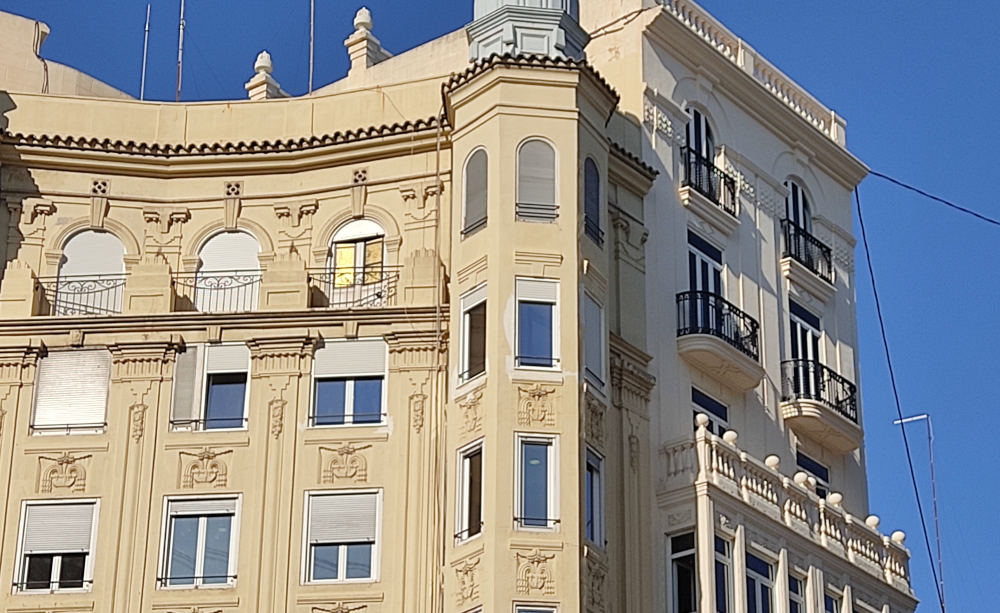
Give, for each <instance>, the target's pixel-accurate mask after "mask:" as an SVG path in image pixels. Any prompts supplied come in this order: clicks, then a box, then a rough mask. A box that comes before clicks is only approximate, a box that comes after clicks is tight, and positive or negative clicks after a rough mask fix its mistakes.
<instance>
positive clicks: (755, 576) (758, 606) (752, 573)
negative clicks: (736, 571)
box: [745, 549, 777, 613]
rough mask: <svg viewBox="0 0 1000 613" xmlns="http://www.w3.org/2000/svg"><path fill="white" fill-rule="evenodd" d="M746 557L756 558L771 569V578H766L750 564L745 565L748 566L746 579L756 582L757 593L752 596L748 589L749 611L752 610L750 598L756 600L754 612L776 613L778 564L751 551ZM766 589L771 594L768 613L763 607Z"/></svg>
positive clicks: (748, 551)
mask: <svg viewBox="0 0 1000 613" xmlns="http://www.w3.org/2000/svg"><path fill="white" fill-rule="evenodd" d="M746 557H747V558H750V557H754V558H756V559H757V560H760V561H761V562H763V563H765V564H767V566H768V568H769V569H770V573H769V575H770V576H768V577H765V576H763V575H761V574H760V573H759V572H757V571H756V570H754V569H752V568H750V565H749V564H746V565H745V566H746V569H745V570H746V579H747V580H750V579H752V580H754V581H755V582H756V590H755V593H754V594H751V593H750V590H749V589H747V592H746V594H747V611H749V610H750V598H753V599H754V603H755V609H754V611H755V612H756V613H775V598H774V596H775V589H774V584H775V568H776V567H777V564H776V563H775V562H774V561H772V560H768V559H765V558H763V557H761V556H759V555H757V554H756V553H754V552H752V551H750V550H749V549H748V550H747V552H746ZM764 587H766V588H767V589H768V590H769V592H770V599H769V600H768V605H769V608H768V610H766V611H765V610H764V609H763V606H762V605H763V588H764Z"/></svg>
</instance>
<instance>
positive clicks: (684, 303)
mask: <svg viewBox="0 0 1000 613" xmlns="http://www.w3.org/2000/svg"><path fill="white" fill-rule="evenodd" d="M759 346H760V326H759V324H758V323H757V320H756V319H754V318H753V317H751V316H749V315H747V314H746V313H744V312H743V311H741V310H740V309H739V308H738V307H737V306H736V305H734V304H732V303H731V302H728V301H726V300H725V299H724V298H723V297H722V296H719V295H717V294H713V293H712V292H704V291H689V292H681V293H680V294H677V350H678V351H679V352H680V354H681V356H683V357H684V358H685V359H687V360H688V361H690V362H691V363H692V364H694V365H695V366H697V367H699V368H701V369H702V370H705V371H707V372H708V373H709V374H711V375H713V376H716V377H717V378H719V379H720V380H721V382H722V383H724V384H726V385H729V386H730V387H734V388H736V389H738V390H741V391H745V390H748V389H752V388H753V387H755V386H756V385H757V384H758V383H760V379H761V377H762V376H763V375H764V370H763V368H761V366H760V358H759Z"/></svg>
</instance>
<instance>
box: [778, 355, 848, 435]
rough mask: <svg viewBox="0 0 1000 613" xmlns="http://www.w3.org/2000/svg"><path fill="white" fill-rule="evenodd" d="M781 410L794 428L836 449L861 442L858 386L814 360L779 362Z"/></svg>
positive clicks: (786, 420)
mask: <svg viewBox="0 0 1000 613" xmlns="http://www.w3.org/2000/svg"><path fill="white" fill-rule="evenodd" d="M781 413H782V416H783V417H784V419H785V422H786V423H787V424H788V425H789V427H791V428H792V429H793V430H796V431H797V432H799V433H801V434H805V435H807V436H808V437H810V438H812V439H814V440H817V441H820V442H822V443H823V444H824V445H827V446H829V447H832V448H834V449H836V450H838V451H841V452H844V453H846V452H848V451H854V450H855V449H857V448H858V446H859V445H860V444H861V427H860V426H859V425H858V393H857V387H855V385H854V384H853V383H851V382H850V381H848V380H847V379H845V378H844V377H843V376H841V375H839V374H837V373H835V372H834V371H832V370H830V369H829V368H828V367H826V366H824V365H822V364H820V363H819V362H817V361H815V360H787V361H785V362H782V363H781Z"/></svg>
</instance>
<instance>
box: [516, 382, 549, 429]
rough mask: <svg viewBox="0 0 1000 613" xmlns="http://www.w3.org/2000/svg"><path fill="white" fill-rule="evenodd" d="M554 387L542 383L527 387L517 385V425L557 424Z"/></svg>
mask: <svg viewBox="0 0 1000 613" xmlns="http://www.w3.org/2000/svg"><path fill="white" fill-rule="evenodd" d="M555 391H556V389H555V388H554V387H545V386H543V385H542V384H541V383H536V384H534V385H532V386H528V387H525V386H523V385H519V386H517V395H518V398H519V400H518V403H517V425H519V426H532V425H542V426H555V425H556V414H555V410H554V409H553V408H552V394H553V393H555Z"/></svg>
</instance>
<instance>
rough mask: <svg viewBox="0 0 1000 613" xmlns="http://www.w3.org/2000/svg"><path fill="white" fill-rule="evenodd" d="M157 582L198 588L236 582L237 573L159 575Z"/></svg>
mask: <svg viewBox="0 0 1000 613" xmlns="http://www.w3.org/2000/svg"><path fill="white" fill-rule="evenodd" d="M156 582H157V583H158V584H159V585H160V586H161V587H187V588H192V587H193V588H197V587H201V586H203V585H205V586H218V585H229V584H232V583H235V582H236V575H198V576H193V575H192V576H186V577H179V576H170V577H157V578H156Z"/></svg>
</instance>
